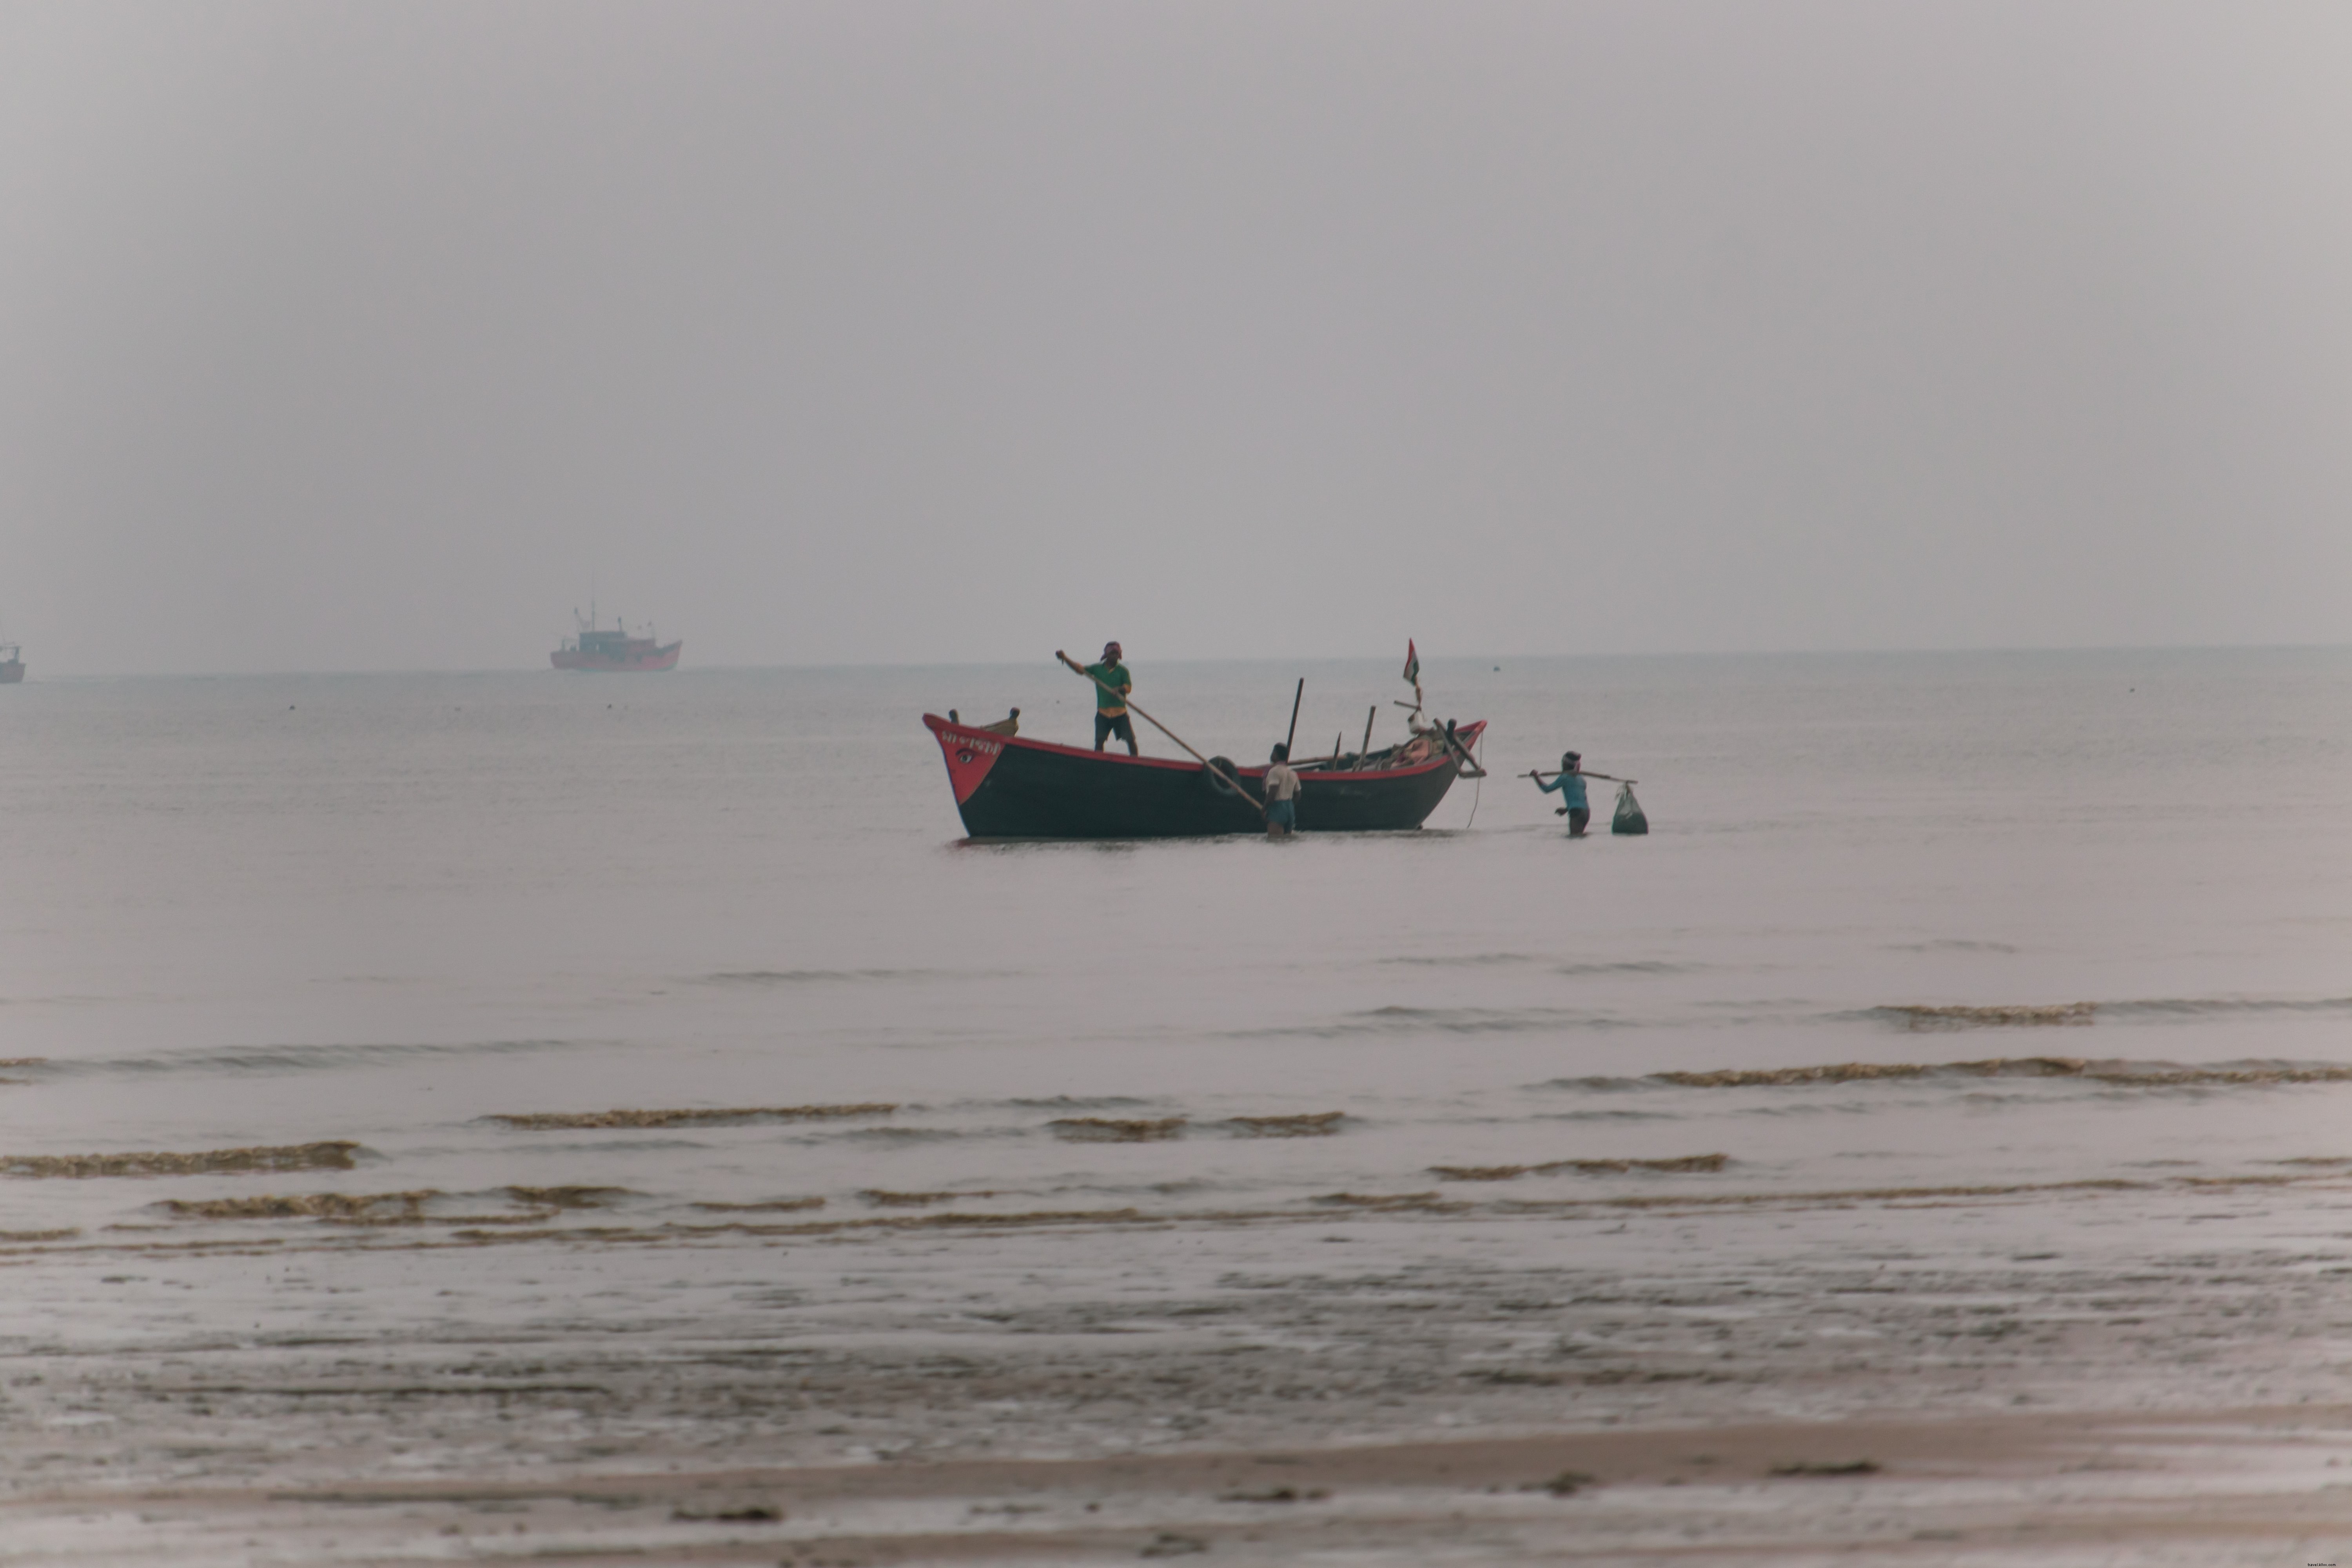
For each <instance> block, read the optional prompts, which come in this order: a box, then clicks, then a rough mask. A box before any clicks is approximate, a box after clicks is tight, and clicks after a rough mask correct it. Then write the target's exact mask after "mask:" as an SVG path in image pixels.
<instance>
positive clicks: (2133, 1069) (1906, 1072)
mask: <svg viewBox="0 0 2352 1568" xmlns="http://www.w3.org/2000/svg"><path fill="white" fill-rule="evenodd" d="M1944 1074H1954V1075H1960V1076H1966V1077H1971V1078H2060V1079H2083V1080H2084V1081H2086V1082H2090V1083H2103V1084H2115V1085H2118V1086H2122V1087H2126V1088H2137V1089H2170V1088H2182V1087H2189V1088H2193V1087H2196V1086H2199V1085H2204V1084H2211V1085H2216V1086H2221V1085H2231V1084H2245V1085H2255V1086H2260V1085H2267V1084H2296V1083H2345V1082H2352V1067H2333V1066H2317V1067H2292V1066H2286V1065H2280V1066H2276V1067H2245V1068H2176V1067H2167V1066H2162V1065H2159V1064H2157V1063H2147V1064H2141V1063H2137V1062H2119V1061H2091V1060H2089V1059H2087V1058H2082V1057H1987V1058H1983V1059H1981V1060H1978V1061H1966V1062H1832V1063H1828V1064H1825V1065H1822V1066H1818V1067H1801V1068H1724V1069H1722V1070H1720V1071H1717V1072H1660V1073H1652V1074H1651V1075H1650V1077H1651V1079H1652V1080H1653V1081H1654V1082H1658V1083H1670V1084H1673V1085H1675V1087H1677V1088H1680V1089H1751V1088H1757V1087H1768V1086H1771V1085H1778V1084H1806V1083H1868V1082H1873V1081H1875V1080H1879V1079H1924V1078H1934V1077H1938V1076H1941V1075H1944Z"/></svg>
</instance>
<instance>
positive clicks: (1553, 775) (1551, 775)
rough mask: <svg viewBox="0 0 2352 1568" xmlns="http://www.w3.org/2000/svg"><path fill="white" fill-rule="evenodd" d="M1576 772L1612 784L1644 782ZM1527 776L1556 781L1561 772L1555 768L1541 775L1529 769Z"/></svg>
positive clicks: (1588, 770)
mask: <svg viewBox="0 0 2352 1568" xmlns="http://www.w3.org/2000/svg"><path fill="white" fill-rule="evenodd" d="M1576 771H1577V773H1580V775H1582V776H1583V777H1585V778H1589V779H1607V780H1608V781H1609V782H1610V783H1611V784H1640V783H1641V782H1642V781H1641V780H1640V779H1621V778H1619V777H1618V776H1617V775H1616V774H1615V773H1594V772H1592V771H1591V769H1589V768H1579V769H1577V770H1576ZM1526 776H1527V777H1528V778H1531V779H1556V778H1558V777H1559V769H1558V768H1554V769H1553V770H1552V771H1551V772H1549V773H1538V772H1536V771H1535V770H1534V769H1533V768H1529V769H1528V772H1527V775H1526Z"/></svg>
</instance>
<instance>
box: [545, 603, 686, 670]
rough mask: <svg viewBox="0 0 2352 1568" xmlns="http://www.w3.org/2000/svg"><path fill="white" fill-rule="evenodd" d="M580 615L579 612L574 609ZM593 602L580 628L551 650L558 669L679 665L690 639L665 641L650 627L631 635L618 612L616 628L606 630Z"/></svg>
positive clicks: (639, 668)
mask: <svg viewBox="0 0 2352 1568" xmlns="http://www.w3.org/2000/svg"><path fill="white" fill-rule="evenodd" d="M573 614H574V615H575V616H577V615H578V614H579V612H577V611H574V612H573ZM596 619H597V617H596V610H595V606H594V605H590V606H589V609H588V614H587V616H586V617H585V618H583V620H582V621H581V625H580V629H579V631H578V632H577V633H575V634H574V635H572V636H571V637H565V638H564V639H563V646H562V647H560V648H557V649H556V650H555V651H554V652H553V653H551V654H549V655H548V656H547V657H548V660H549V662H550V663H551V664H553V665H554V666H555V668H558V669H577V670H583V671H588V672H592V673H606V674H636V673H648V674H649V673H652V672H654V671H656V670H664V669H675V668H677V654H678V650H679V649H680V648H682V647H685V646H686V639H684V638H683V637H681V638H679V639H678V640H677V642H674V643H669V644H667V645H665V644H664V643H663V642H662V641H661V639H659V638H658V637H654V636H652V635H651V632H652V628H651V627H650V626H649V627H647V628H646V631H647V634H648V635H646V636H645V637H631V636H630V635H629V633H628V629H627V628H626V627H625V626H623V625H622V623H621V618H620V617H619V616H614V617H613V629H612V630H611V631H604V630H601V629H599V628H598V626H597V625H596Z"/></svg>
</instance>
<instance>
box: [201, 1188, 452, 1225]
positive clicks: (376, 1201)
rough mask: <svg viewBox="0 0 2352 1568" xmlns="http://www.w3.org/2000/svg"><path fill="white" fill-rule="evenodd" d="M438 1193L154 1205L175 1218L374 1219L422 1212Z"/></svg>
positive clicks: (326, 1195) (307, 1195)
mask: <svg viewBox="0 0 2352 1568" xmlns="http://www.w3.org/2000/svg"><path fill="white" fill-rule="evenodd" d="M440 1195H441V1194H440V1193H439V1192H438V1191H437V1190H436V1189H434V1188H431V1187H424V1188H419V1189H418V1190H416V1191H415V1192H407V1193H303V1194H294V1195H288V1196H280V1195H278V1194H263V1195H262V1196H259V1197H250V1198H166V1199H164V1200H163V1202H162V1203H160V1204H158V1205H155V1206H156V1207H158V1208H160V1209H162V1210H163V1212H164V1213H165V1214H168V1215H171V1216H172V1217H173V1218H174V1219H375V1218H379V1217H382V1216H383V1215H422V1214H423V1213H424V1212H425V1204H427V1203H428V1202H430V1201H431V1200H433V1199H435V1198H437V1197H439V1196H440Z"/></svg>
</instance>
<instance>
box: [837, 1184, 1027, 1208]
mask: <svg viewBox="0 0 2352 1568" xmlns="http://www.w3.org/2000/svg"><path fill="white" fill-rule="evenodd" d="M857 1195H858V1196H859V1197H861V1198H863V1199H865V1200H866V1202H867V1203H869V1204H872V1205H874V1206H875V1207H876V1208H886V1209H919V1208H928V1207H929V1206H930V1205H933V1204H951V1203H954V1202H956V1201H957V1200H958V1199H960V1198H992V1197H994V1196H996V1195H997V1194H995V1193H994V1192H993V1191H979V1192H969V1193H894V1192H889V1191H887V1190H885V1189H883V1188H880V1187H867V1188H866V1189H865V1190H864V1191H862V1192H860V1193H859V1194H857Z"/></svg>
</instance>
